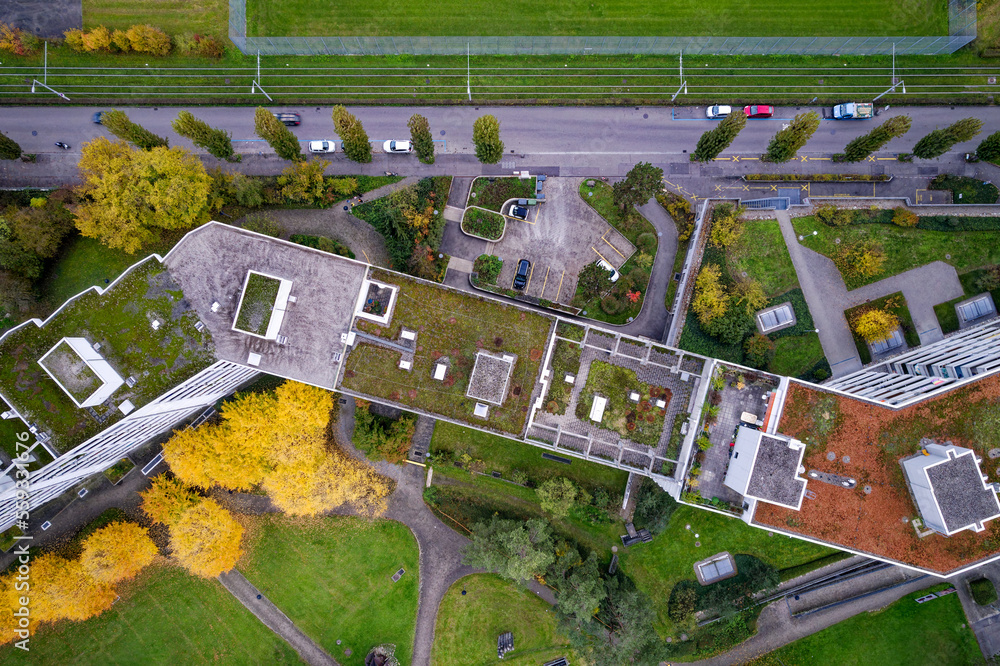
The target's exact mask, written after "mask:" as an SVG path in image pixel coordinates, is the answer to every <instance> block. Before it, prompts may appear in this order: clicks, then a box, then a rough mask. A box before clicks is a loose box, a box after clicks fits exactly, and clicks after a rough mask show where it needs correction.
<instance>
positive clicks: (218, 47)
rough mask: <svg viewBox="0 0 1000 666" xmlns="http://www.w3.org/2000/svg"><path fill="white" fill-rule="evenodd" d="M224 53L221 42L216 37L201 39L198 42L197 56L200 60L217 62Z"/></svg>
mask: <svg viewBox="0 0 1000 666" xmlns="http://www.w3.org/2000/svg"><path fill="white" fill-rule="evenodd" d="M225 53H226V49H225V47H223V46H222V42H220V41H219V39H218V38H216V37H202V38H201V39H200V40H199V41H198V55H200V56H201V57H202V58H215V59H216V60H218V59H219V58H221V57H222V56H223V55H225Z"/></svg>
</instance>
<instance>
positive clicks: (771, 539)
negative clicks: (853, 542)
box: [619, 505, 836, 663]
mask: <svg viewBox="0 0 1000 666" xmlns="http://www.w3.org/2000/svg"><path fill="white" fill-rule="evenodd" d="M686 525H691V529H690V530H688V529H685V526H686ZM695 534H698V539H697V540H698V541H700V542H701V547H700V548H696V547H695V545H694V542H695V536H694V535H695ZM723 550H727V551H729V552H730V553H732V554H733V555H737V554H744V555H753V556H754V557H757V558H759V559H761V560H763V561H765V562H768V563H769V564H772V565H773V566H775V567H777V568H778V569H779V570H780V569H788V568H791V567H795V566H799V565H801V564H803V563H805V562H811V561H813V560H817V559H819V558H822V557H826V556H828V555H830V554H831V553H834V552H836V551H835V550H834V549H832V548H827V547H825V546H818V545H816V544H813V543H809V542H807V541H802V540H801V539H792V538H790V537H786V536H781V535H778V534H775V535H774V536H768V533H767V531H765V530H762V529H758V528H755V527H750V526H749V525H747V524H746V523H744V522H743V521H741V520H739V519H736V518H727V517H725V516H721V515H719V514H715V513H711V512H710V511H704V510H702V509H696V508H694V507H690V506H686V505H685V506H680V507H678V508H677V511H676V512H675V513H674V515H673V517H672V518H671V519H670V524H669V525H668V526H667V529H666V530H665V531H664V532H662V533H661V534H659V535H657V536H656V538H655V539H653V542H652V543H649V544H640V545H637V546H632V547H631V548H629V549H627V550H626V551H625V552H624V553H619V557H620V558H621V562H622V568H623V569H625V571H627V572H628V573H629V575H631V576H632V577H633V579H634V580H635V582H636V584H637V585H638V586H639V588H640V589H642V590H643V591H644V592H645V593H646V594H648V595H649V596H650V598H651V599H652V600H653V603H654V605H655V606H656V610H657V615H658V619H659V623H658V626H657V628H658V630H659V631H660V633H661V634H663V635H664V636H667V635H671V634H672V632H673V630H674V627H673V624H672V623H671V622H670V619H669V618H668V617H667V601H668V600H669V599H670V591H671V590H672V589H673V587H674V584H675V583H676V582H678V581H679V580H682V579H686V578H691V579H693V578H694V577H695V575H694V563H695V562H697V561H698V560H702V559H704V558H706V557H708V556H710V555H712V554H714V553H718V552H721V551H723ZM830 663H835V662H830Z"/></svg>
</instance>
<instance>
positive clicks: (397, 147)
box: [382, 140, 413, 153]
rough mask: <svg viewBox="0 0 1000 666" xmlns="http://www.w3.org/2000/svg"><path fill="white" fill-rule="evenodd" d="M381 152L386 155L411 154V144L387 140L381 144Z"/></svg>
mask: <svg viewBox="0 0 1000 666" xmlns="http://www.w3.org/2000/svg"><path fill="white" fill-rule="evenodd" d="M382 150H384V151H385V152H387V153H412V152H413V144H412V143H410V142H409V141H394V140H389V141H386V142H385V143H383V144H382Z"/></svg>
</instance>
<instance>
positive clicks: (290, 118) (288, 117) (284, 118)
mask: <svg viewBox="0 0 1000 666" xmlns="http://www.w3.org/2000/svg"><path fill="white" fill-rule="evenodd" d="M274 117H275V118H277V119H278V120H280V121H281V122H283V123H284V124H286V125H299V124H301V123H302V116H300V115H299V114H297V113H275V114H274Z"/></svg>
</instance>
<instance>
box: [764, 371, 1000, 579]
mask: <svg viewBox="0 0 1000 666" xmlns="http://www.w3.org/2000/svg"><path fill="white" fill-rule="evenodd" d="M998 401H1000V375H993V376H990V377H986V378H985V379H982V380H980V381H977V382H975V383H972V384H968V385H965V386H962V387H960V388H958V389H955V390H952V391H949V392H947V393H944V394H942V395H939V396H937V397H935V398H932V399H929V400H925V401H924V402H921V403H918V404H916V405H912V406H910V407H906V408H904V409H891V408H889V407H882V406H878V405H873V404H871V403H868V402H864V401H861V400H856V399H853V398H847V397H844V396H840V395H837V394H834V393H828V392H826V391H821V390H817V389H814V388H811V387H809V386H806V385H804V384H801V383H799V382H796V381H794V380H793V381H791V382H790V384H789V392H788V396H787V398H786V400H785V404H784V409H783V412H782V415H781V421H780V422H779V424H778V429H779V430H780V432H782V433H783V434H785V435H789V436H791V437H795V438H796V439H799V440H801V441H802V442H803V443H805V444H806V447H807V448H806V453H805V457H804V459H803V463H802V464H803V465H804V466H805V468H806V470H807V473H808V472H810V471H813V470H815V471H818V472H824V473H827V474H832V475H839V476H846V477H851V478H855V479H857V480H858V483H857V485H856V486H855V487H854V488H844V487H840V486H838V485H835V484H830V483H822V482H811V483H809V490H810V491H811V492H810V495H812V494H815V498H814V499H805V500H804V501H803V502H802V506H801V508H800V510H799V511H794V510H792V509H788V508H785V507H780V506H775V505H773V504H764V503H761V504H758V505H757V510H756V512H755V514H754V517H753V523H754V524H755V525H758V526H762V527H765V528H767V529H775V530H779V531H782V532H785V533H792V534H799V535H802V536H805V537H809V538H812V539H817V540H820V541H823V542H826V543H829V544H831V545H834V546H843V547H845V548H850V549H852V550H855V551H859V552H863V553H869V554H871V555H875V556H877V557H881V558H885V559H888V560H894V561H897V562H901V563H904V564H909V565H912V566H915V567H920V568H922V569H928V570H931V571H935V572H937V573H941V574H947V573H948V572H951V571H955V570H958V569H961V568H964V567H967V566H970V565H973V564H975V563H977V562H981V561H984V560H987V559H991V558H994V557H997V556H998V555H1000V546H997V539H996V535H997V529H998V524H1000V521H996V520H994V521H991V522H989V523H987V525H986V529H985V530H983V531H982V532H974V531H972V530H963V531H961V532H958V533H956V534H953V535H952V536H950V537H944V536H942V535H939V534H936V533H935V534H931V535H930V536H925V537H923V538H920V537H919V536H917V533H916V530H915V529H914V527H913V525H912V524H911V521H912V520H913V519H915V518H918V517H919V516H920V514H919V512H918V509H917V506H916V505H915V504H914V501H913V498H912V496H911V493H910V491H909V488H908V487H907V484H906V478H905V475H904V471H903V467H902V465H900V464H899V461H900V460H902V459H903V458H906V457H907V456H910V455H913V454H915V453H917V452H918V451H920V448H921V445H920V441H921V440H922V439H924V438H928V439H933V440H935V441H937V442H944V441H951V442H953V443H954V444H955V445H956V446H962V447H966V448H969V449H972V450H973V451H975V453H976V455H977V456H979V457H980V458H981V459H983V460H989V457H988V455H987V453H988V450H989V446H988V445H984V444H983V443H982V442H980V441H978V440H977V438H976V437H975V435H974V429H973V426H974V424H975V422H976V419H977V416H978V415H979V414H981V413H982V411H983V410H986V409H991V408H995V407H994V405H995V404H996V403H997V402H998ZM993 470H994V467H992V466H991V467H990V468H989V469H986V468H984V470H983V471H984V472H987V473H989V474H990V476H991V478H996V477H995V476H994V475H993V474H992V472H993ZM967 473H968V470H967V469H960V468H957V467H956V468H954V470H952V471H950V472H942V474H941V477H940V479H939V481H940V482H941V483H943V484H944V485H943V486H942V488H945V487H951V486H952V485H953V484H956V483H958V484H965V483H966V482H967V481H966V480H965V476H966V474H967ZM973 480H974V481H976V480H975V479H973ZM976 482H977V484H978V486H977V487H979V488H982V482H981V481H976ZM946 494H947V492H946ZM956 497H957V496H956ZM949 504H950V502H949ZM970 510H971V511H975V510H976V509H975V507H961V506H950V508H949V509H948V511H952V512H954V513H953V516H954V517H955V518H956V519H958V520H961V516H962V514H964V513H965V512H966V511H970Z"/></svg>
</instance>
